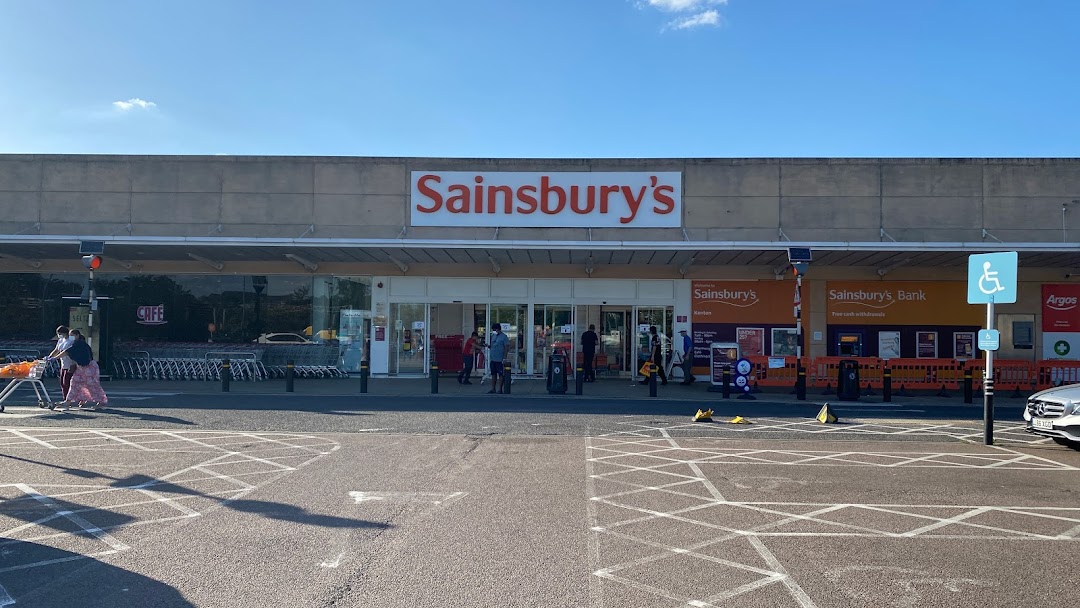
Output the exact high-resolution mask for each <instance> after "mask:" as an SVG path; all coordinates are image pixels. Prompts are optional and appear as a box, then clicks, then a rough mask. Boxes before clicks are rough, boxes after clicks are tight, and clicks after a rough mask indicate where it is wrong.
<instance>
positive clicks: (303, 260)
mask: <svg viewBox="0 0 1080 608" xmlns="http://www.w3.org/2000/svg"><path fill="white" fill-rule="evenodd" d="M285 257H287V258H289V259H290V260H292V261H294V262H296V263H297V264H300V265H301V266H303V267H304V268H307V269H308V270H310V271H311V272H315V271H316V270H318V269H319V265H318V264H316V263H315V262H312V261H311V260H309V259H307V258H303V257H300V256H298V255H296V254H295V253H286V254H285Z"/></svg>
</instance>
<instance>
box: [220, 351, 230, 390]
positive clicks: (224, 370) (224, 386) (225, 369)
mask: <svg viewBox="0 0 1080 608" xmlns="http://www.w3.org/2000/svg"><path fill="white" fill-rule="evenodd" d="M231 381H232V364H231V363H229V360H228V359H225V360H223V361H222V362H221V392H223V393H227V392H229V382H231Z"/></svg>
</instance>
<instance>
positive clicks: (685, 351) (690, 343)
mask: <svg viewBox="0 0 1080 608" xmlns="http://www.w3.org/2000/svg"><path fill="white" fill-rule="evenodd" d="M679 333H680V334H682V357H683V362H682V370H683V381H682V382H681V383H680V384H693V383H694V381H696V380H697V378H695V377H694V372H693V370H694V340H693V339H692V338H691V337H690V336H688V335H687V334H686V330H685V329H680V330H679Z"/></svg>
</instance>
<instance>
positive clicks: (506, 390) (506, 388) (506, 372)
mask: <svg viewBox="0 0 1080 608" xmlns="http://www.w3.org/2000/svg"><path fill="white" fill-rule="evenodd" d="M499 381H500V382H502V392H503V394H504V395H509V394H510V385H511V384H512V383H513V381H512V379H511V378H510V364H509V363H504V364H503V373H502V376H500V378H499Z"/></svg>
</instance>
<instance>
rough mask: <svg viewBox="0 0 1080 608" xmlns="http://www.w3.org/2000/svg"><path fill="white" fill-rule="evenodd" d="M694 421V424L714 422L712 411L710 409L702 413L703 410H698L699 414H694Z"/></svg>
mask: <svg viewBox="0 0 1080 608" xmlns="http://www.w3.org/2000/svg"><path fill="white" fill-rule="evenodd" d="M693 421H694V422H712V410H711V409H708V410H705V411H704V412H703V411H701V410H698V411H697V413H696V414H694V417H693Z"/></svg>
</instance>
